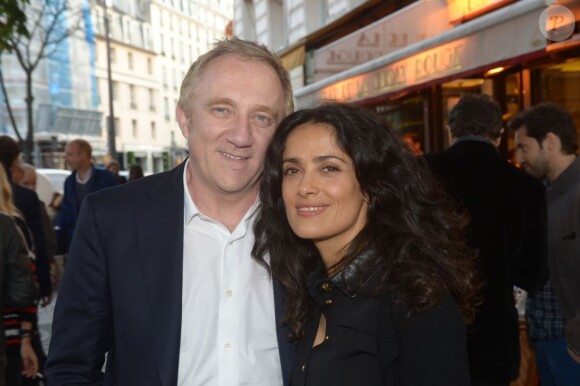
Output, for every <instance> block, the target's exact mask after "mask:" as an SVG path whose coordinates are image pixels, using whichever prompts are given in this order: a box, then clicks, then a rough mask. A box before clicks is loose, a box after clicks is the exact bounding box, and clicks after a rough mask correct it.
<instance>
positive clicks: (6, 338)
mask: <svg viewBox="0 0 580 386" xmlns="http://www.w3.org/2000/svg"><path fill="white" fill-rule="evenodd" d="M7 218H10V221H8V220H7ZM10 223H12V225H10ZM0 226H1V229H0V232H1V233H2V235H3V236H4V233H6V236H7V237H6V238H5V237H2V239H1V240H0V241H1V242H0V248H1V249H2V252H3V253H5V252H4V251H7V252H6V255H5V257H4V258H6V259H12V264H15V263H18V265H19V267H24V268H25V269H26V271H27V272H20V273H18V275H19V276H21V277H20V279H19V280H27V282H24V281H23V282H21V283H20V284H19V286H20V287H21V288H20V290H25V291H27V292H31V294H33V296H38V292H37V290H36V283H35V281H34V280H33V272H34V252H33V249H32V248H34V246H33V243H32V237H31V235H30V231H29V229H28V226H27V225H26V222H25V221H24V219H23V218H22V217H21V214H20V212H19V211H18V209H17V208H16V206H14V203H13V202H12V189H11V187H10V183H9V182H8V178H7V175H6V173H5V171H4V168H3V167H0ZM11 235H12V236H11ZM14 255H15V256H16V257H15V259H16V260H17V261H14V259H13V258H14ZM4 263H5V262H4ZM5 273H6V272H4V274H5ZM5 280H8V278H7V277H5ZM4 285H5V286H6V287H4V288H7V287H8V283H6V282H5V283H4ZM36 300H37V299H36V297H31V298H29V299H28V300H27V301H26V303H17V304H11V303H10V302H3V303H2V307H3V308H2V309H1V310H0V312H1V315H2V329H1V331H0V332H1V333H2V336H1V340H2V347H0V348H1V349H2V352H1V355H2V358H4V355H6V364H7V366H6V368H4V366H2V368H1V369H0V371H1V372H0V378H1V379H2V381H4V379H5V380H6V384H7V385H9V386H11V385H20V384H21V383H22V382H23V381H24V379H25V378H35V377H36V375H37V373H38V371H39V360H38V355H37V353H36V350H35V349H34V344H33V336H34V334H35V330H36V329H35V327H36V326H35V324H36ZM22 376H24V378H22Z"/></svg>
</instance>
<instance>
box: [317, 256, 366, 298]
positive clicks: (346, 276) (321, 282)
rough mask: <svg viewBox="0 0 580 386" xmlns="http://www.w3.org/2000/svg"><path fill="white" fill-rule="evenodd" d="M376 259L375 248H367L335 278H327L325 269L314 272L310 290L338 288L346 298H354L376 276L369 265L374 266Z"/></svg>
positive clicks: (334, 276) (335, 275)
mask: <svg viewBox="0 0 580 386" xmlns="http://www.w3.org/2000/svg"><path fill="white" fill-rule="evenodd" d="M376 258H377V254H376V252H375V250H374V248H371V247H367V248H365V249H364V250H363V251H362V252H361V253H360V254H358V255H357V256H356V257H355V258H354V259H353V260H352V261H351V262H350V263H348V264H347V266H346V267H344V268H343V269H342V270H341V271H340V272H337V273H336V274H334V275H333V276H330V277H325V275H326V271H325V270H324V269H320V270H317V271H315V272H313V273H312V274H311V275H310V276H309V278H308V282H309V283H311V285H310V288H311V290H316V288H323V289H325V288H331V287H332V286H336V287H337V288H338V289H340V291H342V292H343V293H344V294H345V295H346V296H348V297H351V298H354V297H356V296H357V295H358V294H359V293H360V292H361V291H362V290H363V289H364V288H365V287H366V286H367V284H368V283H369V281H371V280H372V279H373V278H374V277H375V276H376V275H375V273H376V272H377V271H376V270H372V269H370V267H369V264H372V262H373V261H375V260H376ZM328 286H330V287H328Z"/></svg>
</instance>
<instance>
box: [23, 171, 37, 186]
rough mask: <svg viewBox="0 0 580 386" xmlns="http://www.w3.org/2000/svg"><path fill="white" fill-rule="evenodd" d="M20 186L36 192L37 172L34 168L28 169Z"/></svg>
mask: <svg viewBox="0 0 580 386" xmlns="http://www.w3.org/2000/svg"><path fill="white" fill-rule="evenodd" d="M20 185H21V186H24V187H25V188H28V189H30V190H36V171H35V170H34V169H32V168H26V169H25V170H24V175H23V177H22V180H20Z"/></svg>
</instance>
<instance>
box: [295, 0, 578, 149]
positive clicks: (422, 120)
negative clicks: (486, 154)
mask: <svg viewBox="0 0 580 386" xmlns="http://www.w3.org/2000/svg"><path fill="white" fill-rule="evenodd" d="M424 3H425V4H426V5H424ZM476 3H477V4H476ZM559 3H561V4H562V5H564V6H565V7H566V10H568V11H569V12H570V13H571V14H572V15H573V16H572V17H573V19H572V23H573V24H574V23H575V27H576V28H575V29H574V26H573V27H572V30H573V33H571V34H570V36H567V37H566V38H565V39H563V40H559V41H551V40H549V39H547V38H546V29H548V32H550V31H549V28H550V26H553V25H554V23H556V21H559V22H560V23H561V22H562V20H564V19H556V18H553V19H550V20H552V21H550V20H547V21H546V12H545V10H546V9H547V7H548V6H547V4H546V1H545V0H522V1H516V2H513V1H501V0H498V1H494V0H488V1H483V0H482V1H479V2H467V1H462V0H454V1H447V2H446V3H445V4H443V7H441V2H439V3H437V2H436V1H435V2H421V1H420V2H417V4H414V5H413V9H412V11H414V12H419V13H420V12H423V14H424V15H427V14H429V15H432V14H437V15H438V16H437V22H435V21H433V22H430V21H429V19H428V18H427V17H425V18H416V17H415V16H414V15H413V14H412V13H410V12H408V11H407V12H403V11H402V12H401V13H399V14H393V15H389V16H387V17H386V18H385V19H384V20H380V21H378V22H377V23H375V24H373V25H370V26H367V27H365V28H363V29H361V30H360V31H357V32H355V33H353V34H351V35H349V36H347V37H345V38H343V39H342V40H340V41H338V42H335V43H333V44H332V45H331V46H329V47H323V48H321V49H320V50H318V51H317V52H316V53H315V54H314V55H315V60H314V63H315V67H316V68H315V70H314V71H313V72H314V78H315V79H317V80H316V82H314V83H312V84H310V85H308V86H306V87H304V88H301V89H299V90H297V91H296V92H295V97H296V101H297V105H298V107H299V108H302V107H307V106H309V105H312V104H313V103H317V101H319V100H339V101H343V102H347V103H352V104H356V105H359V106H363V107H365V108H368V109H372V110H374V111H376V112H377V113H379V114H381V115H383V116H384V117H385V119H386V120H388V121H389V122H390V124H391V125H392V127H394V128H395V130H397V131H398V132H399V134H400V135H401V136H403V137H404V138H405V139H406V140H408V141H409V142H412V143H415V144H416V146H417V150H418V149H419V148H420V149H421V151H423V152H431V151H439V150H442V149H444V148H445V147H447V145H448V139H447V133H446V130H445V124H446V122H447V118H448V114H449V111H450V109H451V108H452V107H453V106H454V104H455V103H456V102H457V101H458V100H459V98H460V97H461V96H462V95H463V94H464V93H467V92H472V93H485V94H489V95H493V96H494V97H495V98H496V99H497V100H498V102H499V103H500V105H501V108H502V111H503V112H504V119H505V121H506V122H507V121H509V119H510V118H511V117H513V115H515V114H516V113H518V112H519V111H521V110H522V109H525V108H528V107H530V106H532V105H534V104H536V103H539V102H542V101H553V102H556V103H559V104H561V105H562V106H563V107H564V108H566V109H567V110H568V111H569V112H570V113H571V114H572V115H573V116H574V119H575V121H576V126H577V127H578V128H580V91H578V90H580V38H579V37H580V31H579V28H577V27H578V20H580V4H578V2H575V1H571V0H563V1H560V2H559ZM437 4H438V5H439V8H434V7H436V6H437ZM422 6H429V7H431V8H430V11H429V13H425V12H424V10H421V8H420V7H422ZM417 10H418V11H417ZM442 15H444V16H445V15H446V17H447V19H446V20H445V23H441V16H442ZM569 15H570V14H566V17H568V19H567V20H564V21H565V22H569V19H570V16H569ZM412 20H414V21H415V24H417V20H426V22H427V23H426V24H427V27H423V29H421V28H422V27H416V26H414V27H409V28H404V27H397V25H405V23H406V24H408V25H410V24H412V23H413V22H412ZM542 23H543V24H542ZM549 23H552V24H549ZM542 25H547V27H546V29H542ZM393 28H400V30H401V31H403V30H404V31H405V34H400V35H397V33H396V31H395V32H393ZM568 28H570V26H568ZM386 29H387V30H388V31H390V32H387V33H385V30H386ZM410 29H411V33H409V30H410ZM381 38H382V41H381ZM397 39H398V40H397ZM403 39H406V40H407V43H410V44H406V45H405V46H404V47H402V48H397V47H396V44H393V43H396V42H397V41H399V42H401V41H402V40H403ZM413 39H415V40H414V41H413ZM409 40H411V41H410V42H409ZM373 43H375V44H373ZM377 43H383V45H382V46H381V44H377ZM388 43H390V45H391V46H393V45H394V46H395V47H391V49H390V48H389V47H386V45H387V44H388ZM349 50H350V51H349ZM373 50H374V51H373ZM316 55H319V57H318V58H316ZM341 58H342V59H344V60H343V61H344V63H343V64H345V65H348V60H346V59H349V60H350V62H351V63H353V62H355V64H354V65H353V66H351V67H350V68H344V67H343V68H340V66H338V65H337V62H340V59H341ZM365 58H366V59H368V60H366V61H365ZM357 60H358V61H359V62H358V63H357V62H356V61H357ZM338 64H341V63H338ZM319 69H320V71H318V70H319ZM333 70H334V71H335V72H334V73H333V72H332V71H333ZM337 70H338V71H337ZM504 135H505V138H504V141H502V147H501V148H500V151H501V152H502V153H503V154H504V155H507V154H508V152H509V150H510V149H511V148H513V143H512V142H511V139H510V138H511V136H510V135H508V133H505V134H504ZM418 152H419V150H418Z"/></svg>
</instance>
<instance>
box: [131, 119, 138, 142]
mask: <svg viewBox="0 0 580 386" xmlns="http://www.w3.org/2000/svg"><path fill="white" fill-rule="evenodd" d="M131 132H132V134H133V138H137V137H138V134H139V133H138V131H137V120H136V119H132V120H131Z"/></svg>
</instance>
